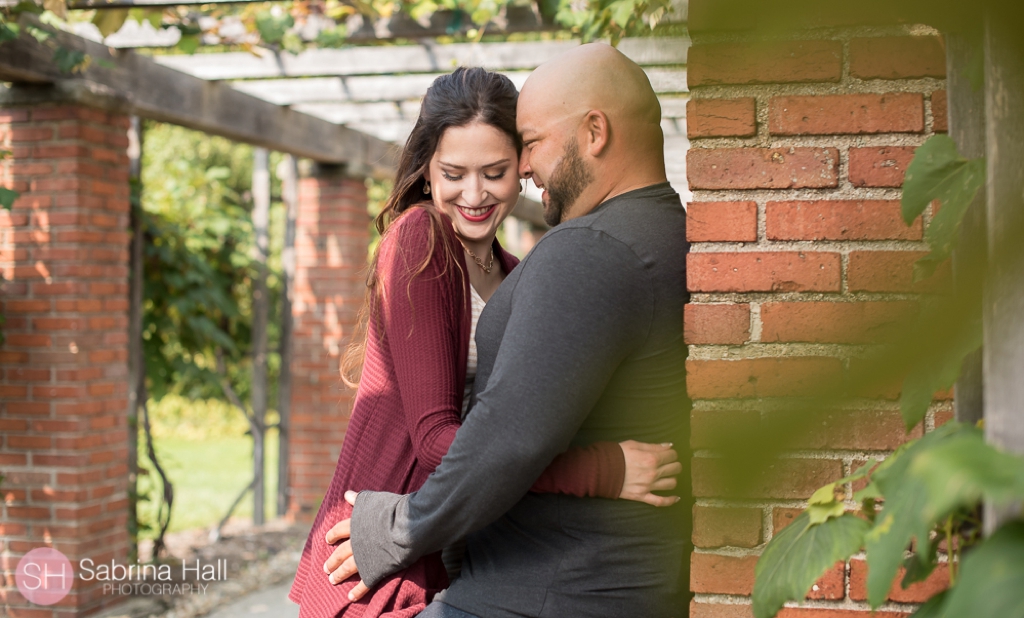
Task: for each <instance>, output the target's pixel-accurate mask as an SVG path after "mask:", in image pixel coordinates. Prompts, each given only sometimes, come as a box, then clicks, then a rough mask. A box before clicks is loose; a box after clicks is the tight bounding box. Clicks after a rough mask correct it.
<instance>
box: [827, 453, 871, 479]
mask: <svg viewBox="0 0 1024 618" xmlns="http://www.w3.org/2000/svg"><path fill="white" fill-rule="evenodd" d="M877 465H878V460H877V459H875V458H874V457H872V458H870V459H868V460H867V461H865V462H864V465H863V466H861V467H859V468H857V471H856V472H854V473H852V474H850V475H849V476H844V477H843V478H841V479H839V480H838V481H836V482H835V484H836V485H845V484H847V483H853V482H855V481H859V480H861V479H865V478H867V477H868V475H870V474H871V471H872V470H874V468H875V466H877Z"/></svg>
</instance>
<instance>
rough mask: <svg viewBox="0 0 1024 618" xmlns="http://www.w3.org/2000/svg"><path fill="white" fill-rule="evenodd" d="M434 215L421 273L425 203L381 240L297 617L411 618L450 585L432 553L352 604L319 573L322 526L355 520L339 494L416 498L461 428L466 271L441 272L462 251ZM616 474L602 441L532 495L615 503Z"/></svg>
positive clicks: (295, 595)
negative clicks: (352, 392)
mask: <svg viewBox="0 0 1024 618" xmlns="http://www.w3.org/2000/svg"><path fill="white" fill-rule="evenodd" d="M440 219H441V222H442V226H441V227H442V229H443V237H438V238H437V239H436V242H435V243H434V251H433V254H432V255H431V259H430V261H429V263H428V264H427V267H426V270H424V271H423V272H422V273H420V274H418V275H415V276H413V273H414V272H415V270H416V269H417V267H418V266H419V265H420V264H421V263H422V262H423V260H424V257H425V252H426V248H427V246H428V243H429V234H430V227H431V215H430V213H428V212H427V211H426V210H425V208H421V207H415V208H411V209H410V210H409V211H407V212H406V213H405V214H404V215H402V216H401V217H399V218H398V219H397V220H396V221H395V222H394V223H393V224H392V225H391V227H390V229H389V230H388V231H387V233H386V234H385V235H384V237H383V238H382V240H381V244H380V253H379V255H378V260H377V269H378V270H377V273H378V275H379V277H380V281H381V285H382V288H383V295H382V302H381V303H380V305H379V306H380V310H379V311H378V312H371V316H370V319H369V324H368V329H367V330H368V332H367V339H366V356H365V361H364V364H363V371H362V377H361V381H360V383H359V390H358V391H357V393H356V400H355V404H354V406H353V410H352V416H351V419H350V420H349V426H348V431H347V433H346V436H345V442H344V444H343V445H342V449H341V456H340V458H339V460H338V466H337V468H336V470H335V473H334V479H333V480H332V481H331V485H330V487H329V488H328V490H327V495H326V496H325V498H324V501H323V503H322V504H321V506H320V510H319V512H318V513H317V516H316V519H315V520H314V523H313V527H312V530H311V531H310V533H309V538H308V539H307V540H306V546H305V549H304V550H303V552H302V559H301V561H300V562H299V568H298V572H297V573H296V575H295V582H294V583H293V584H292V588H291V592H290V593H289V595H288V597H289V598H290V599H291V600H292V601H295V602H296V603H299V604H300V606H301V608H300V612H299V616H300V618H313V617H316V618H324V617H328V616H330V617H333V616H345V617H346V618H349V617H357V616H358V617H365V618H370V617H374V618H376V617H378V616H387V617H389V618H405V617H412V616H415V615H416V614H417V613H419V612H420V611H422V610H423V608H424V607H425V606H426V604H427V603H429V602H430V600H431V598H432V597H433V595H434V594H435V593H437V592H439V591H440V590H443V589H444V588H446V587H447V586H448V576H447V574H446V572H445V569H444V565H443V564H442V562H441V557H440V552H437V553H434V554H431V555H428V556H424V557H423V558H421V559H420V560H418V561H417V562H415V563H414V564H413V565H411V566H410V567H408V568H407V569H405V570H403V571H400V572H399V573H395V574H394V575H392V576H390V577H389V578H387V579H385V580H384V581H383V582H382V583H381V584H380V585H379V586H377V587H376V588H375V589H374V590H373V591H372V592H371V593H370V594H368V595H367V596H366V597H364V598H363V599H361V600H359V601H358V602H356V603H350V602H349V600H348V598H347V595H348V591H349V590H350V589H351V588H352V587H353V586H354V585H355V583H356V582H357V581H358V578H357V577H353V578H351V579H349V580H348V581H345V582H342V583H341V584H339V585H337V586H332V585H331V584H330V582H329V581H328V579H327V575H326V574H325V573H324V570H323V564H324V562H326V560H327V558H328V557H329V556H330V555H331V552H332V551H333V550H334V547H333V546H329V545H327V543H326V541H325V540H324V537H325V535H326V534H327V531H328V530H330V528H331V527H332V526H334V524H336V523H338V522H339V521H341V520H343V519H348V518H349V517H350V516H351V513H352V507H351V506H349V504H348V503H347V502H345V499H344V493H345V492H346V491H348V490H354V491H362V490H374V491H388V492H392V493H398V494H407V493H412V492H414V491H416V490H417V489H419V488H420V487H421V486H422V485H423V483H424V482H425V481H426V479H427V477H428V476H429V475H430V473H431V472H433V470H434V468H436V467H437V466H438V464H440V463H441V458H442V457H444V455H445V454H446V453H447V452H448V447H449V446H451V443H452V440H454V439H455V432H456V431H457V430H458V428H459V426H460V424H461V420H460V417H461V410H462V399H463V391H464V389H465V382H466V358H467V355H468V351H469V331H470V323H471V320H472V309H471V305H470V303H471V300H470V294H468V293H467V292H468V290H469V285H470V284H469V275H468V273H467V271H466V269H465V268H452V267H450V266H449V267H447V268H446V267H445V265H446V264H447V263H448V261H449V260H448V259H447V258H446V254H445V251H446V249H445V246H444V244H443V243H445V242H447V243H454V244H449V245H448V246H449V247H452V246H454V247H458V246H459V244H458V242H459V241H458V238H457V237H456V236H455V231H454V229H453V228H452V225H451V221H450V220H449V219H448V218H447V217H445V216H443V215H442V216H441V217H440ZM494 246H495V249H496V252H495V253H496V256H497V258H498V262H499V263H500V265H501V268H502V270H504V272H505V273H508V272H509V271H511V270H512V268H514V267H515V266H516V265H517V264H518V263H519V260H518V259H516V258H515V257H514V256H512V255H511V254H509V253H508V252H506V251H505V250H503V249H502V248H501V246H500V245H499V244H498V243H497V241H495V245H494ZM448 255H450V253H449V254H448ZM460 257H461V256H460ZM374 313H375V314H374ZM624 474H625V462H624V459H623V456H622V451H621V449H620V448H619V447H618V445H617V444H615V443H609V442H602V443H597V444H594V445H591V446H589V447H586V448H573V449H570V450H569V451H568V452H566V453H563V454H562V455H560V456H559V457H558V458H556V459H555V461H554V462H552V464H551V466H550V467H549V468H548V469H547V470H546V471H545V473H544V475H543V476H542V477H541V478H540V479H538V481H537V483H536V484H535V485H534V487H533V491H537V492H544V493H565V494H571V495H576V496H597V497H607V498H616V497H618V495H619V492H620V491H621V490H622V482H623V477H624Z"/></svg>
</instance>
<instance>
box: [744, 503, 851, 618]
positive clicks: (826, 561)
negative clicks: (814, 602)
mask: <svg viewBox="0 0 1024 618" xmlns="http://www.w3.org/2000/svg"><path fill="white" fill-rule="evenodd" d="M869 527H870V524H868V522H866V521H864V520H863V519H860V518H859V517H856V516H855V515H852V514H849V513H847V514H846V515H843V516H841V517H834V518H831V519H828V520H827V521H825V522H824V523H821V524H812V523H811V521H810V518H809V516H808V514H807V513H802V514H801V515H800V516H799V517H797V518H796V519H795V520H794V521H793V523H791V524H790V525H789V526H787V527H786V529H785V530H783V531H782V532H780V533H779V534H778V535H776V536H775V537H774V538H772V540H771V541H770V542H769V543H768V545H767V546H766V547H765V549H764V553H763V554H761V558H760V559H759V560H758V561H757V567H756V568H755V572H754V574H755V575H754V577H755V579H754V598H753V605H754V606H753V609H754V616H756V618H771V617H772V616H774V615H775V614H777V613H778V611H779V610H780V609H782V606H783V604H785V603H786V601H798V600H801V599H803V598H804V597H806V596H807V593H808V592H810V590H811V586H813V585H814V582H815V581H817V580H818V578H820V577H821V576H822V575H823V574H824V573H825V571H827V570H828V569H829V567H831V566H832V565H833V564H835V563H836V562H839V561H840V560H847V559H848V558H849V557H850V556H852V555H853V554H855V553H856V552H857V551H859V550H860V548H861V545H862V544H863V542H864V534H865V533H866V532H867V531H868V528H869Z"/></svg>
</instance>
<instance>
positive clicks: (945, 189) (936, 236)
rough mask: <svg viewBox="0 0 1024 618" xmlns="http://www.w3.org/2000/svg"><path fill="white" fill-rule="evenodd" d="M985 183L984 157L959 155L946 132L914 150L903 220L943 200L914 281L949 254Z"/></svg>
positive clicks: (933, 221) (904, 183) (926, 273)
mask: <svg viewBox="0 0 1024 618" xmlns="http://www.w3.org/2000/svg"><path fill="white" fill-rule="evenodd" d="M984 184H985V159H984V158H979V159H971V160H968V159H965V158H963V157H961V156H960V154H959V153H958V152H957V149H956V143H955V142H954V141H953V139H952V138H950V137H949V136H948V135H941V134H940V135H934V136H932V137H931V138H929V140H928V141H927V142H925V143H924V144H922V145H921V147H920V148H918V149H917V150H916V151H915V152H914V159H913V160H912V161H911V162H910V165H909V166H907V174H906V177H905V179H904V181H903V197H902V199H901V208H902V211H903V220H904V221H906V223H907V225H910V224H911V223H912V222H913V221H914V219H916V218H917V217H919V216H920V215H921V213H922V212H924V210H925V208H927V207H928V204H930V203H931V202H932V201H933V200H939V201H940V202H941V203H942V208H940V209H939V212H938V213H937V214H936V215H935V218H934V219H932V222H931V224H930V225H929V226H928V230H927V231H926V232H925V237H924V239H925V241H926V242H927V243H928V246H929V247H931V253H930V254H928V256H926V257H925V258H923V259H922V260H921V261H920V262H919V266H917V267H915V269H914V279H915V280H920V279H925V278H927V277H929V276H931V275H932V273H934V272H935V267H936V266H937V265H939V264H941V263H942V262H944V261H945V260H946V259H947V258H948V257H949V255H950V253H951V252H952V251H953V246H954V245H955V244H956V239H957V230H958V228H959V227H960V221H961V220H962V219H963V217H964V213H965V212H967V207H968V206H970V205H971V202H972V201H973V200H974V196H975V195H977V193H978V189H980V188H981V187H982V186H983V185H984Z"/></svg>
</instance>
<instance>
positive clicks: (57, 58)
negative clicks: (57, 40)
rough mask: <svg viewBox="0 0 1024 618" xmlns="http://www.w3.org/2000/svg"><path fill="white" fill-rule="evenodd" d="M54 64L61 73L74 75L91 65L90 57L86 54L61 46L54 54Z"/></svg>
mask: <svg viewBox="0 0 1024 618" xmlns="http://www.w3.org/2000/svg"><path fill="white" fill-rule="evenodd" d="M53 62H54V63H55V64H56V65H57V69H58V70H59V71H60V72H61V73H74V72H75V71H78V70H80V69H83V68H85V66H87V65H88V64H89V56H87V55H86V54H85V52H82V51H78V50H76V49H68V48H67V47H64V46H60V47H58V48H57V49H56V50H54V52H53Z"/></svg>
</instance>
